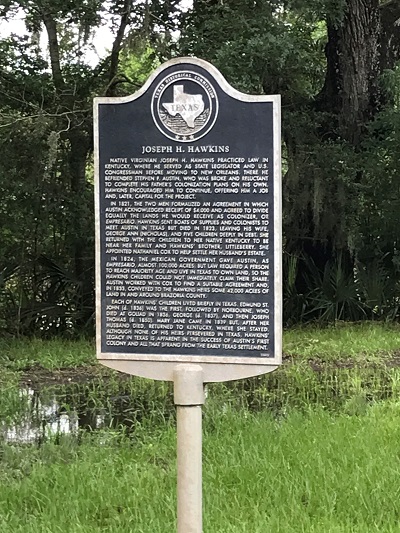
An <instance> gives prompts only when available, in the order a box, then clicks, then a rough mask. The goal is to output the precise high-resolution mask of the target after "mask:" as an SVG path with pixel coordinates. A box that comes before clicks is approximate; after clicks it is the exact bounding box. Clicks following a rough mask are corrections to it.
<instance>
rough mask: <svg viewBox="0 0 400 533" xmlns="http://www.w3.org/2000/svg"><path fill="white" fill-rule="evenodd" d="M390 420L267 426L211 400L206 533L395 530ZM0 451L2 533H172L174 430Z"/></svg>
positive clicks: (379, 411)
mask: <svg viewBox="0 0 400 533" xmlns="http://www.w3.org/2000/svg"><path fill="white" fill-rule="evenodd" d="M399 415H400V405H399V404H398V403H397V402H386V403H380V404H376V405H372V406H369V407H368V409H367V410H366V412H365V414H364V415H362V416H348V415H345V414H341V415H337V416H333V415H332V414H329V413H327V412H326V411H324V410H322V409H309V411H308V412H304V413H299V412H292V413H290V414H289V415H288V416H287V417H285V418H281V419H279V420H277V419H275V418H273V417H272V416H271V415H270V414H268V413H259V414H257V415H254V414H251V413H249V412H248V411H245V410H242V411H241V412H237V411H234V410H231V409H227V410H226V411H225V412H224V413H222V412H221V410H220V408H219V407H218V406H217V405H215V404H214V403H213V402H212V401H210V402H209V406H208V407H207V408H206V409H205V417H204V418H205V420H204V485H203V493H204V511H205V512H204V531H205V533H207V532H210V533H267V532H270V531H271V532H274V533H300V532H302V533H303V532H304V533H310V532H315V533H372V532H374V533H375V532H376V533H378V532H379V533H394V532H398V531H399V530H400V521H399V512H398V498H399V493H400V489H399V484H398V479H399V476H400V426H399V424H398V417H399ZM2 454H3V458H2V463H1V465H2V466H1V468H0V482H1V483H2V491H1V494H0V530H1V531H2V533H19V532H21V533H22V532H24V533H38V532H44V531H46V532H47V531H48V532H51V533H55V532H58V531H59V532H62V533H83V532H84V533H89V532H91V533H97V532H99V533H100V532H118V533H125V532H126V533H128V532H129V533H131V532H133V531H134V532H135V533H136V532H137V533H165V532H172V531H174V530H175V505H176V503H175V478H176V466H175V430H174V427H173V426H172V425H167V426H166V427H164V428H154V427H145V426H142V428H141V430H140V431H139V433H138V434H137V435H136V438H135V440H130V439H128V438H127V437H126V436H124V435H123V434H121V433H115V432H114V433H113V432H108V433H107V432H106V433H98V434H87V435H86V436H83V437H82V441H81V443H80V445H79V446H78V444H77V441H76V440H74V439H73V438H64V439H62V441H61V443H59V444H58V445H56V444H55V443H54V442H48V443H46V444H45V445H43V446H42V447H40V448H35V449H34V450H32V449H29V448H12V447H3V448H2Z"/></svg>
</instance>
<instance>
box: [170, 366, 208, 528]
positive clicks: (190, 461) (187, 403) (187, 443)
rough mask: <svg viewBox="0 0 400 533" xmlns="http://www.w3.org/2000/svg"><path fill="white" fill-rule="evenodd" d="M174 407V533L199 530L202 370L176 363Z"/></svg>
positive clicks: (202, 399)
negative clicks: (176, 518)
mask: <svg viewBox="0 0 400 533" xmlns="http://www.w3.org/2000/svg"><path fill="white" fill-rule="evenodd" d="M174 401H175V405H176V406H177V456H178V465H177V466H178V468H177V478H178V484H177V489H178V490H177V496H178V533H202V531H203V528H202V522H203V521H202V429H201V428H202V424H201V414H202V413H201V406H202V405H203V403H204V384H203V369H202V368H201V366H200V365H193V364H183V365H177V367H176V370H175V380H174Z"/></svg>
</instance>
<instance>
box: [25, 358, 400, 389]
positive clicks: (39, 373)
mask: <svg viewBox="0 0 400 533" xmlns="http://www.w3.org/2000/svg"><path fill="white" fill-rule="evenodd" d="M282 361H283V365H293V364H296V363H299V362H302V363H303V364H308V365H309V366H310V367H311V368H312V369H313V370H314V371H315V372H323V371H327V370H328V371H329V370H334V369H352V368H382V366H384V367H386V368H399V367H400V350H398V351H396V352H394V353H391V354H387V355H383V356H381V357H380V359H377V360H373V361H371V360H365V361H362V360H361V361H354V360H353V359H351V358H350V357H349V358H340V359H336V360H332V361H321V360H320V359H318V358H313V359H308V360H304V359H303V358H302V357H301V356H294V355H288V354H283V358H282ZM116 377H117V379H120V380H126V379H130V377H131V376H130V375H129V374H124V373H122V372H115V371H114V370H110V369H109V368H106V367H104V366H102V365H92V366H80V367H76V368H60V369H57V370H48V369H46V368H42V367H40V366H37V367H33V368H29V369H26V370H25V371H24V372H23V374H22V376H21V380H20V381H21V384H22V385H30V386H33V387H49V386H52V385H68V384H71V383H90V382H92V381H95V380H99V379H101V380H103V381H104V380H108V379H111V378H113V379H115V378H116Z"/></svg>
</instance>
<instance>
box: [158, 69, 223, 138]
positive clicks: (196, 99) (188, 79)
mask: <svg viewBox="0 0 400 533" xmlns="http://www.w3.org/2000/svg"><path fill="white" fill-rule="evenodd" d="M151 113H152V115H153V120H154V122H155V124H156V126H157V128H158V129H159V130H160V131H161V132H162V133H163V134H164V135H165V136H166V137H168V138H169V139H172V140H174V141H180V142H193V141H197V139H200V138H201V137H204V135H207V133H208V132H209V131H210V130H211V128H212V127H213V126H214V123H215V120H216V118H217V114H218V99H217V94H216V91H215V89H214V87H213V86H212V85H211V83H210V82H209V81H208V80H207V79H206V78H205V77H204V76H202V75H201V74H198V73H197V72H191V71H188V70H182V71H178V72H174V73H172V74H169V75H168V76H166V77H165V78H164V79H163V80H161V81H160V82H159V84H158V85H157V87H156V88H155V90H154V93H153V97H152V99H151Z"/></svg>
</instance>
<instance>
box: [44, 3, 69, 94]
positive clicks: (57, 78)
mask: <svg viewBox="0 0 400 533" xmlns="http://www.w3.org/2000/svg"><path fill="white" fill-rule="evenodd" d="M41 16H42V20H43V22H44V25H45V27H46V31H47V36H48V39H49V53H50V63H51V72H52V74H53V81H54V86H55V88H56V89H57V91H59V92H60V91H62V90H63V89H64V88H65V82H64V78H63V75H62V70H61V63H60V46H59V44H58V37H57V25H56V21H55V20H54V18H53V16H52V15H51V14H50V13H48V12H42V13H41Z"/></svg>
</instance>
